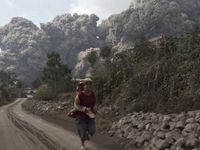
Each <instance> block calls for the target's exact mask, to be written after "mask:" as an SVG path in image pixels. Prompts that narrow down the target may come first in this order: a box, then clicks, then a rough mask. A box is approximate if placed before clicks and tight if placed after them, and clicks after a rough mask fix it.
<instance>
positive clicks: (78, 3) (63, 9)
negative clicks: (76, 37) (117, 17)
mask: <svg viewBox="0 0 200 150" xmlns="http://www.w3.org/2000/svg"><path fill="white" fill-rule="evenodd" d="M131 1H132V0H0V26H3V25H5V24H7V23H9V22H10V20H11V18H12V17H17V16H20V17H24V18H27V19H29V20H31V21H33V22H34V23H36V24H39V23H45V22H47V21H51V20H52V19H53V18H54V17H55V16H56V15H61V14H64V13H67V12H68V13H74V12H77V13H79V14H83V13H87V14H91V13H95V14H96V15H97V16H99V17H100V19H106V18H107V17H108V16H110V15H111V14H115V13H120V12H121V11H123V10H125V9H127V8H128V7H129V4H130V2H131Z"/></svg>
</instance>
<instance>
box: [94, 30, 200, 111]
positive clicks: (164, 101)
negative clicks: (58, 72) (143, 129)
mask: <svg viewBox="0 0 200 150" xmlns="http://www.w3.org/2000/svg"><path fill="white" fill-rule="evenodd" d="M199 33H200V32H199V30H198V29H195V30H193V31H190V32H188V33H184V34H181V35H163V36H162V39H160V41H159V44H155V42H151V43H150V42H149V41H148V40H145V39H144V38H143V39H140V40H138V41H137V42H136V43H135V47H134V49H130V50H126V51H123V52H121V53H118V54H116V55H115V56H114V57H113V59H112V60H111V61H104V63H101V64H99V63H96V64H95V65H92V66H93V69H92V73H91V74H92V78H93V79H94V81H95V83H94V86H95V88H96V90H97V95H98V98H99V102H100V103H103V104H112V105H115V106H117V108H119V110H121V111H122V112H132V111H141V110H142V111H156V112H179V111H187V110H193V109H199V108H200V78H199V77H200V34H199ZM104 59H105V58H104Z"/></svg>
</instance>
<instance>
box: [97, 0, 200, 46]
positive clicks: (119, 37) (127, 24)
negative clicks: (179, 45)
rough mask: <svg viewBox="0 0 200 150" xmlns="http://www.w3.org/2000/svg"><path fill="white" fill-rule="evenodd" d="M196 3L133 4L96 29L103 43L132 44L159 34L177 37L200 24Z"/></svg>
mask: <svg viewBox="0 0 200 150" xmlns="http://www.w3.org/2000/svg"><path fill="white" fill-rule="evenodd" d="M199 14H200V1H199V0H190V1H188V0H134V1H133V2H132V4H131V7H130V8H129V9H127V10H126V11H124V12H122V13H121V14H119V15H113V16H111V17H109V18H108V20H105V21H103V22H102V24H101V25H100V27H99V28H100V30H101V31H102V33H103V35H104V38H105V40H106V42H107V43H110V44H112V45H117V44H119V42H120V43H125V44H126V42H127V41H132V42H134V41H135V39H137V38H138V37H141V36H146V37H147V38H150V37H154V36H158V35H160V34H163V33H179V32H183V31H185V30H187V29H190V28H192V27H193V26H194V25H195V24H199V22H200V15H199Z"/></svg>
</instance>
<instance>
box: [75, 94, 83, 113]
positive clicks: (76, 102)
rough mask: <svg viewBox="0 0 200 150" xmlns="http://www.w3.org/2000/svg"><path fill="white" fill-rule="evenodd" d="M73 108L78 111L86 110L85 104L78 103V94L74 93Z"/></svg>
mask: <svg viewBox="0 0 200 150" xmlns="http://www.w3.org/2000/svg"><path fill="white" fill-rule="evenodd" d="M74 108H75V109H76V110H78V111H83V112H85V110H86V107H85V106H81V105H80V99H79V97H78V95H76V97H75V100H74Z"/></svg>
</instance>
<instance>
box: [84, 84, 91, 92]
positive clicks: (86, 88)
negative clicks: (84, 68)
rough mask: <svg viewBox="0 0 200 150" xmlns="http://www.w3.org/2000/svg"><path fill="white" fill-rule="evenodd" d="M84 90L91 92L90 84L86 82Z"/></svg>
mask: <svg viewBox="0 0 200 150" xmlns="http://www.w3.org/2000/svg"><path fill="white" fill-rule="evenodd" d="M84 90H85V91H91V90H92V83H91V82H86V83H85V85H84Z"/></svg>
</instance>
